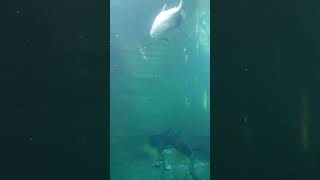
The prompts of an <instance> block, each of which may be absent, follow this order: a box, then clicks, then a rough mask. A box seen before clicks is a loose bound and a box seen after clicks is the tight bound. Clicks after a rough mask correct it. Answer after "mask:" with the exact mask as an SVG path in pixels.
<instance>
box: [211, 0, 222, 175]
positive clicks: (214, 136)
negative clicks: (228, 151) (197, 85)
mask: <svg viewBox="0 0 320 180" xmlns="http://www.w3.org/2000/svg"><path fill="white" fill-rule="evenodd" d="M218 7H219V2H218V0H212V1H211V2H210V16H211V17H210V31H211V32H210V34H211V35H210V97H211V98H210V132H211V138H210V141H211V142H210V143H211V145H210V152H211V153H210V168H211V173H210V178H211V179H218V178H217V177H218V174H217V173H218V172H217V171H218V169H217V166H216V156H217V155H218V154H217V153H218V152H219V151H218V149H217V147H219V114H218V112H219V109H218V108H219V105H218V101H219V89H218V88H217V87H219V78H220V76H219V71H218V70H219V68H218V66H219V64H218V61H217V60H218V59H219V50H218V49H219V45H218V44H219V43H218V40H219V39H217V37H218V31H217V28H218V27H219V23H220V22H219V19H218V17H219V8H218Z"/></svg>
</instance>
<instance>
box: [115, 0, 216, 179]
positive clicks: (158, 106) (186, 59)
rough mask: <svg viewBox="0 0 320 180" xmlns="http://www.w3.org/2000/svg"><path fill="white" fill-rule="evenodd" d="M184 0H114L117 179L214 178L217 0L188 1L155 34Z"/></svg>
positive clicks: (185, 0)
mask: <svg viewBox="0 0 320 180" xmlns="http://www.w3.org/2000/svg"><path fill="white" fill-rule="evenodd" d="M179 3H180V0H166V1H165V0H136V1H132V0H111V1H110V174H111V175H110V176H111V180H171V179H174V180H189V179H190V180H191V179H197V180H198V179H201V180H204V179H206V180H208V179H210V50H209V49H210V1H209V0H183V1H182V2H181V5H182V6H181V8H182V9H180V11H179V12H177V13H181V14H179V16H175V17H173V16H172V17H170V18H179V19H178V20H179V23H178V24H174V25H173V26H172V28H170V32H169V31H168V36H166V37H164V38H151V36H150V30H151V27H152V25H153V23H154V21H155V19H156V17H157V16H158V14H159V13H160V12H163V11H167V12H169V10H170V9H173V8H175V7H178V5H179ZM165 4H166V5H165ZM164 6H165V7H164ZM180 21H181V23H180ZM172 22H177V20H176V19H173V20H172ZM162 25H163V24H160V26H162ZM166 33H167V32H166ZM169 34H170V36H169Z"/></svg>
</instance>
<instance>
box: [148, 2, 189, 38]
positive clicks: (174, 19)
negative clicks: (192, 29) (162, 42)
mask: <svg viewBox="0 0 320 180" xmlns="http://www.w3.org/2000/svg"><path fill="white" fill-rule="evenodd" d="M165 8H166V4H165V5H164V6H163V8H162V11H161V12H160V13H159V14H158V16H157V17H156V19H155V20H154V22H153V24H152V27H151V31H150V36H151V38H152V39H165V38H167V35H168V33H169V32H171V31H173V30H175V29H177V28H178V27H179V26H180V25H181V23H182V20H183V18H184V17H185V14H184V12H183V11H182V9H181V8H182V0H180V4H179V5H178V6H177V7H174V8H171V9H167V10H165Z"/></svg>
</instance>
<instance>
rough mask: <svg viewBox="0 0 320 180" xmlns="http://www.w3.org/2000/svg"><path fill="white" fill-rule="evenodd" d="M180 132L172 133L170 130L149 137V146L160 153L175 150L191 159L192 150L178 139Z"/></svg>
mask: <svg viewBox="0 0 320 180" xmlns="http://www.w3.org/2000/svg"><path fill="white" fill-rule="evenodd" d="M180 134H181V130H180V131H173V130H171V129H169V130H166V131H164V132H162V133H160V134H156V135H153V136H151V137H150V144H151V146H152V147H154V148H156V149H157V150H158V151H159V152H160V153H161V152H162V151H163V150H164V149H167V148H170V147H172V148H175V149H176V150H177V151H179V152H180V153H182V154H184V155H186V156H188V157H192V156H193V150H192V148H191V147H190V146H189V145H188V144H186V143H185V142H184V141H182V139H181V138H180Z"/></svg>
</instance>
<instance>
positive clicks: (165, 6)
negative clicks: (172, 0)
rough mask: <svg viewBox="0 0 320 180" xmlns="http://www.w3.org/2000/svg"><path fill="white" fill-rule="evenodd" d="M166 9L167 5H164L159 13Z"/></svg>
mask: <svg viewBox="0 0 320 180" xmlns="http://www.w3.org/2000/svg"><path fill="white" fill-rule="evenodd" d="M166 7H167V4H164V6H163V8H162V10H161V12H162V11H164V9H165V8H166Z"/></svg>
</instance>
